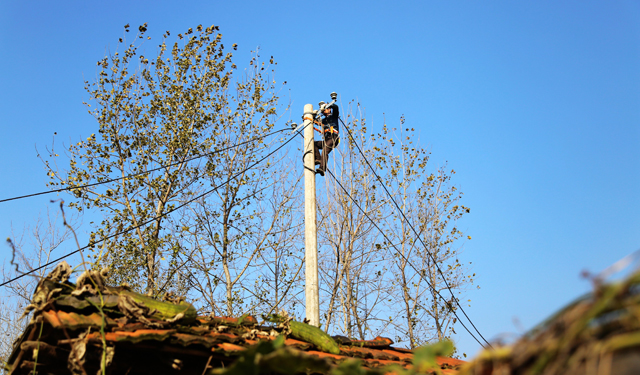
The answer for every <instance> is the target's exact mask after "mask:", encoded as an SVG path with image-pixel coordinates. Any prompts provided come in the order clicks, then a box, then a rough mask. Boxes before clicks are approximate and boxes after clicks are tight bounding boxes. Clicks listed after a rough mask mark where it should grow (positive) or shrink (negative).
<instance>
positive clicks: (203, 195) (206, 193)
mask: <svg viewBox="0 0 640 375" xmlns="http://www.w3.org/2000/svg"><path fill="white" fill-rule="evenodd" d="M306 126H308V125H306ZM306 126H305V127H306ZM302 129H304V127H303V128H302ZM302 129H300V130H302ZM297 134H299V131H298V132H296V135H297ZM296 135H293V136H292V137H291V138H289V139H288V140H287V141H286V142H284V143H283V144H281V145H280V146H278V148H276V149H275V150H273V151H272V152H270V153H269V154H267V155H266V156H265V157H263V158H262V159H260V160H258V161H257V162H255V163H253V164H251V165H250V166H249V167H247V168H245V169H244V170H242V171H240V172H238V173H236V174H235V175H233V176H232V177H230V178H229V179H227V181H225V182H223V183H221V184H219V185H218V186H216V187H214V188H213V189H211V190H208V191H206V192H204V193H203V194H200V195H198V196H197V197H194V198H192V199H190V200H188V201H186V202H185V203H183V204H181V205H179V206H177V207H175V208H174V209H172V210H170V211H167V212H165V213H163V214H161V215H158V216H156V217H154V218H151V219H149V220H147V221H144V222H142V223H140V224H138V225H136V226H134V227H131V228H129V229H126V230H123V231H121V232H118V233H115V234H112V235H110V236H107V237H104V238H102V239H100V240H97V241H95V242H92V243H90V244H89V245H87V246H84V247H81V248H79V249H77V250H74V251H72V252H70V253H68V254H65V255H63V256H61V257H59V258H57V259H54V260H52V261H50V262H48V263H47V264H44V265H42V266H40V267H37V268H34V269H32V270H30V271H27V272H26V273H23V274H22V275H19V276H16V277H14V278H13V279H11V280H8V281H5V282H3V283H2V284H0V287H3V286H5V285H7V284H10V283H12V282H14V281H16V280H18V279H20V278H22V277H24V276H26V275H28V274H31V273H33V272H36V271H39V270H41V269H43V268H45V267H48V266H50V265H52V264H55V263H57V262H59V261H61V260H62V259H65V258H67V257H70V256H71V255H74V254H76V253H78V252H80V251H82V250H85V249H88V248H89V247H91V246H94V245H96V244H98V243H100V242H103V241H106V240H109V239H111V238H114V237H116V236H119V235H121V234H124V233H127V232H130V231H132V230H134V229H138V228H140V227H142V226H144V225H147V224H149V223H151V222H153V221H155V220H158V219H160V218H162V217H164V216H167V215H169V214H170V213H172V212H175V211H177V210H179V209H181V208H182V207H184V206H186V205H188V204H190V203H192V202H194V201H196V200H198V199H201V198H203V197H205V196H207V195H209V194H211V193H213V192H214V191H216V190H218V189H219V188H220V187H222V186H224V185H226V184H228V183H229V182H231V181H232V180H233V179H235V178H236V177H238V176H240V175H241V174H243V173H244V172H246V171H248V170H250V169H251V168H253V167H255V166H256V165H258V164H260V163H262V162H263V161H264V160H266V159H267V158H268V157H270V156H271V155H273V154H275V153H276V152H277V151H279V150H280V149H281V148H283V147H284V146H285V145H287V144H288V143H289V142H291V141H292V140H293V139H294V138H295V136H296Z"/></svg>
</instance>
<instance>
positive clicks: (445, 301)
mask: <svg viewBox="0 0 640 375" xmlns="http://www.w3.org/2000/svg"><path fill="white" fill-rule="evenodd" d="M340 121H342V120H340ZM343 124H344V122H343ZM345 128H346V126H345ZM352 139H353V138H352ZM354 143H355V140H354ZM363 157H364V155H363ZM365 160H366V158H365ZM326 172H329V174H330V175H331V177H332V178H333V180H334V181H335V182H336V183H337V184H338V186H340V188H341V189H342V190H343V191H344V193H345V194H346V195H347V196H348V197H349V199H351V201H353V203H355V205H356V207H358V209H359V210H360V211H361V212H362V213H363V214H364V216H365V217H366V218H367V219H369V221H370V222H371V223H372V224H373V226H374V227H376V229H377V230H378V231H379V232H380V233H381V234H382V236H383V237H384V238H385V240H386V241H387V242H388V243H389V244H390V245H391V246H393V248H394V249H395V250H396V253H397V254H398V255H399V256H400V257H402V259H403V260H404V261H405V262H406V264H408V265H409V267H411V268H413V270H414V271H415V272H416V275H418V277H420V278H421V279H422V280H424V282H425V283H427V285H428V286H429V288H431V290H432V291H433V292H434V293H436V294H437V295H438V296H439V297H440V298H441V299H442V300H443V301H444V303H445V306H446V305H447V304H448V301H447V300H446V299H445V298H444V297H443V296H442V294H440V292H438V291H437V290H436V288H435V286H434V285H432V284H431V283H430V282H429V281H428V280H427V279H425V278H424V276H423V275H422V274H421V273H420V272H419V271H418V270H417V269H416V268H415V266H414V265H413V264H412V263H411V262H409V260H408V259H407V257H405V255H404V254H402V253H401V252H400V250H399V249H398V248H397V247H396V245H394V244H393V242H392V241H391V239H389V237H387V235H386V234H385V233H384V231H383V230H382V229H381V228H380V227H379V226H378V225H377V224H376V222H375V221H374V220H373V219H372V218H371V217H370V216H369V215H368V214H367V212H366V211H365V210H364V209H363V208H362V207H360V204H358V202H357V201H356V200H355V199H354V198H353V197H352V196H351V195H350V194H349V192H348V191H347V189H346V188H345V187H344V186H343V185H342V184H341V183H340V181H339V180H338V179H337V178H336V176H335V175H334V174H333V172H331V170H330V169H329V168H327V169H326ZM374 174H375V171H374ZM427 252H428V250H427ZM434 263H435V264H436V267H438V266H437V263H436V262H435V261H434ZM438 269H439V267H438ZM447 287H448V285H447ZM449 291H450V292H451V289H450V288H449ZM452 297H453V300H457V299H456V297H455V296H453V292H452ZM458 306H460V305H459V304H458ZM460 309H461V310H462V307H460ZM451 312H452V313H453V315H455V317H456V318H457V319H458V321H459V322H460V324H461V325H462V327H464V329H465V330H466V331H467V332H468V333H469V335H471V337H473V339H474V340H476V342H477V343H478V344H479V345H480V346H482V347H483V348H484V349H486V346H484V345H483V344H482V342H480V340H479V339H478V338H477V337H476V336H475V335H474V334H473V333H472V332H471V330H469V328H467V326H466V325H465V324H464V323H463V322H462V320H461V319H460V317H459V316H458V314H456V311H455V310H454V309H451ZM465 316H466V314H465ZM467 319H468V320H469V322H470V323H471V324H472V325H473V322H471V319H469V317H468V316H467ZM474 327H475V326H474ZM476 331H477V329H476ZM478 334H480V333H479V332H478ZM480 337H482V335H480ZM482 339H483V340H484V337H482ZM484 341H485V342H486V343H487V345H489V346H490V347H491V348H493V347H492V346H491V344H489V343H488V342H487V341H486V340H484Z"/></svg>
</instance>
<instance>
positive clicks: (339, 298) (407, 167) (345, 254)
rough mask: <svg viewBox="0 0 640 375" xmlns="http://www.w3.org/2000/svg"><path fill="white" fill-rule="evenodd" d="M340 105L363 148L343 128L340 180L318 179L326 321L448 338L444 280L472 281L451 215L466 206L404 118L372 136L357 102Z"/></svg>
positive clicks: (335, 326) (415, 338)
mask: <svg viewBox="0 0 640 375" xmlns="http://www.w3.org/2000/svg"><path fill="white" fill-rule="evenodd" d="M346 112H347V118H346V121H345V122H346V124H347V125H348V127H349V129H350V130H351V133H352V135H354V136H355V137H356V138H357V140H356V142H357V144H358V145H359V146H360V149H358V148H356V147H355V145H354V144H353V143H352V142H351V139H350V136H349V135H348V134H349V133H348V132H347V129H343V130H341V138H342V141H341V142H342V144H341V145H340V148H339V149H338V150H340V151H338V152H336V153H335V154H336V157H334V160H335V164H334V171H335V172H334V174H335V175H336V179H337V182H333V181H332V180H331V179H328V180H325V181H326V186H327V194H326V195H325V196H323V198H322V201H321V203H319V206H320V212H321V225H320V233H321V238H322V239H323V247H322V257H321V271H320V273H321V275H322V280H323V285H326V287H325V289H324V293H325V295H324V297H323V309H324V310H325V311H326V313H325V322H326V326H325V329H326V330H329V331H333V332H340V333H344V334H347V335H349V336H351V337H362V338H364V337H365V336H368V335H367V334H366V333H367V332H371V333H376V334H377V333H378V332H384V333H385V334H387V335H392V336H393V337H394V338H395V339H396V340H397V341H399V342H405V343H407V344H408V345H410V346H411V347H416V346H418V345H421V344H423V343H425V342H428V341H431V340H438V339H443V338H445V337H449V336H450V335H451V333H454V331H453V323H454V322H455V316H454V314H453V313H454V312H455V310H456V304H455V302H456V301H455V300H454V298H458V297H451V294H450V293H449V290H448V288H449V287H450V288H451V289H452V290H453V292H454V293H456V295H459V294H460V293H461V291H463V290H464V289H465V288H466V286H468V285H470V284H472V283H473V276H469V275H468V274H467V269H465V267H463V265H462V263H461V262H460V260H459V255H460V250H461V249H460V247H459V245H456V244H457V243H458V240H460V238H461V237H462V231H461V230H459V229H458V228H457V227H456V222H457V221H458V220H459V219H460V218H461V217H462V215H464V214H465V213H467V212H469V209H468V208H467V207H464V206H462V205H460V204H459V202H458V201H459V200H460V199H461V197H462V195H461V193H459V191H458V190H457V188H456V187H455V186H453V185H451V181H450V180H451V176H452V174H453V173H454V172H453V171H451V172H447V171H446V170H445V168H444V167H441V168H437V169H436V171H434V172H431V173H429V172H427V170H428V162H429V156H430V155H429V152H428V151H426V150H425V149H424V148H422V147H421V146H420V145H419V139H418V138H417V137H416V135H415V131H414V130H413V129H410V128H406V127H405V126H406V124H405V120H404V118H401V120H400V124H399V127H400V129H395V128H389V127H387V125H386V124H384V125H383V127H382V129H381V131H380V132H379V133H377V134H371V135H369V134H367V126H366V122H365V119H364V116H362V114H361V113H360V109H359V106H355V107H353V108H352V109H351V110H349V111H346ZM354 112H356V114H357V115H356V114H354ZM360 151H362V152H363V153H364V156H365V158H366V160H365V159H364V158H363V157H362V155H361V154H360ZM371 167H373V168H374V169H375V171H376V172H375V173H376V174H377V176H375V175H374V173H373V172H372V170H371ZM378 176H379V177H380V178H381V179H382V183H381V182H380V181H379V180H378ZM387 192H388V193H389V195H388V194H387ZM365 213H366V215H365ZM374 223H375V224H374ZM440 271H442V273H441V272H440ZM474 276H475V275H474ZM440 295H442V296H443V297H444V300H443V298H442V297H441V296H440ZM334 321H335V322H334ZM338 321H339V322H340V323H337V322H338Z"/></svg>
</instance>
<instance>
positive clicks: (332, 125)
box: [314, 92, 340, 176]
mask: <svg viewBox="0 0 640 375" xmlns="http://www.w3.org/2000/svg"><path fill="white" fill-rule="evenodd" d="M337 98H338V94H336V93H335V92H332V93H331V102H330V103H328V104H327V103H325V102H320V112H319V114H318V116H317V117H316V118H315V119H314V124H316V125H319V126H320V127H319V128H318V127H314V128H315V129H316V131H318V132H319V133H320V134H321V136H322V139H321V140H319V141H315V142H314V145H315V147H314V157H315V164H320V167H318V169H317V170H316V173H318V174H319V175H320V176H324V172H325V171H326V170H327V162H328V161H329V153H331V151H333V149H334V148H336V147H337V146H338V144H339V143H340V133H339V131H340V125H339V122H338V121H339V118H340V110H339V109H338V105H337V104H336V99H337ZM320 114H321V115H322V116H323V118H322V119H320V118H319V117H320V116H319V115H320ZM320 150H322V153H321V152H320Z"/></svg>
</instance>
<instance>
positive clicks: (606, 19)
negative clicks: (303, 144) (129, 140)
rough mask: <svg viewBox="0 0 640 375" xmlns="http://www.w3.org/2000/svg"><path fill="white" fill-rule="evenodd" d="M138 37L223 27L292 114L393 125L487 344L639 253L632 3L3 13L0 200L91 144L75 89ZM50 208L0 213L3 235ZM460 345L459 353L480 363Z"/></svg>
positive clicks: (254, 4)
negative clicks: (412, 150)
mask: <svg viewBox="0 0 640 375" xmlns="http://www.w3.org/2000/svg"><path fill="white" fill-rule="evenodd" d="M145 22H146V23H148V26H149V32H150V35H155V36H160V35H161V33H162V32H164V31H165V30H170V31H172V33H178V32H183V31H185V30H186V29H187V28H189V27H195V26H197V25H198V24H203V25H205V26H208V25H211V24H215V25H218V26H220V30H221V32H222V34H223V35H224V42H225V43H226V44H228V45H230V44H232V43H237V44H238V45H239V51H238V53H237V54H236V63H238V65H239V66H241V67H242V66H243V64H245V63H246V62H248V59H249V55H250V51H251V50H253V49H255V48H256V47H258V46H259V47H260V50H261V51H262V55H263V56H270V55H273V56H274V58H275V60H276V61H277V62H278V71H277V75H276V78H277V79H278V80H279V81H280V82H282V81H287V82H288V84H287V85H286V89H285V90H284V91H283V92H282V93H283V95H284V97H285V100H290V101H291V102H292V104H293V108H294V111H295V110H296V109H299V112H300V113H301V112H302V107H303V106H304V104H305V103H314V104H315V103H317V102H318V101H319V100H327V97H328V93H330V92H331V91H336V92H338V93H339V94H340V97H341V99H342V100H343V102H347V101H348V100H350V99H357V100H359V101H360V102H361V103H362V104H363V105H364V106H365V107H366V111H367V117H369V118H370V119H372V123H371V124H372V126H373V127H374V129H375V128H376V127H379V126H381V124H382V121H383V118H386V120H387V122H388V123H389V124H394V123H397V121H398V119H399V117H400V116H401V115H403V114H404V115H405V117H406V120H407V124H408V125H409V126H410V127H415V128H416V129H418V130H419V132H420V139H421V142H422V144H423V145H424V146H426V147H428V148H429V149H430V150H431V151H432V159H431V160H432V163H433V164H432V165H433V167H435V166H437V165H441V164H442V163H444V162H445V161H446V162H447V163H448V165H449V166H450V167H451V168H453V169H455V170H456V172H457V174H456V177H455V180H454V182H455V184H456V185H457V186H459V188H460V189H461V190H462V191H463V192H464V193H465V197H464V204H465V205H466V206H469V207H470V208H471V214H469V215H468V217H467V218H466V219H465V220H464V223H463V224H464V225H463V227H464V229H465V231H466V234H468V235H470V236H472V238H473V239H472V240H471V241H468V242H467V243H466V244H465V245H464V255H463V256H464V260H465V261H471V262H473V272H476V273H477V275H478V276H479V277H478V284H479V285H480V286H481V289H480V290H472V291H469V293H468V294H467V296H468V297H469V298H470V299H471V307H469V308H468V309H467V313H468V314H469V316H470V317H471V318H472V319H473V321H474V323H475V324H476V326H477V327H478V328H479V330H480V331H481V332H482V333H483V335H484V336H485V337H486V338H488V339H490V338H495V337H498V336H500V335H501V334H504V333H509V332H516V333H518V332H520V328H518V327H517V325H516V324H514V323H513V320H514V318H515V319H517V320H518V321H519V322H520V324H521V325H522V327H524V329H528V328H531V327H532V326H533V325H535V324H536V323H538V322H540V321H541V320H543V319H544V318H545V317H546V316H548V315H550V314H551V313H552V312H554V311H555V310H557V309H558V308H560V307H561V306H563V305H564V304H565V303H567V302H569V301H570V300H571V299H573V298H575V297H577V296H579V295H580V294H582V293H584V292H586V291H588V290H589V287H590V286H589V283H588V282H587V281H585V280H583V279H581V278H580V276H579V274H580V271H582V270H583V269H587V270H590V271H593V272H597V271H600V270H602V269H604V268H605V267H606V266H608V265H610V264H612V263H613V262H615V261H616V260H618V259H620V258H622V257H623V256H625V255H627V254H629V253H631V252H633V251H635V250H637V249H638V248H640V231H639V230H638V229H640V215H639V213H640V199H639V198H638V186H639V185H640V147H639V146H640V125H639V123H640V3H638V2H632V1H612V2H596V1H580V2H578V1H564V2H557V1H529V2H524V1H521V2H513V1H484V2H479V1H459V2H444V1H396V2H383V1H348V2H332V1H329V2H324V3H323V2H302V1H272V2H264V1H233V2H232V1H201V2H197V1H191V2H168V1H153V2H151V1H149V2H143V1H110V2H80V1H68V2H62V3H56V4H54V3H53V2H45V1H35V2H24V1H13V0H9V1H3V2H2V3H1V4H0V30H1V32H0V68H1V69H0V82H2V90H0V113H1V114H2V116H1V117H0V124H1V125H0V126H1V129H2V138H1V141H0V142H1V145H2V147H1V148H0V155H1V157H2V162H1V163H0V174H1V175H2V180H3V183H2V184H1V186H0V199H1V198H7V197H11V196H15V195H21V194H25V193H30V192H36V191H41V190H44V189H45V186H44V184H45V183H46V181H47V178H46V176H45V174H44V170H43V168H42V164H41V162H40V161H39V160H38V158H37V157H36V151H35V147H36V146H37V147H38V149H39V150H41V151H42V150H44V148H45V147H46V146H47V145H50V144H51V140H52V137H53V133H54V132H57V133H58V136H59V137H58V138H59V141H63V140H64V141H68V140H69V139H71V140H77V139H78V138H80V137H86V136H88V135H89V134H91V133H92V132H94V131H95V129H96V123H95V122H94V121H93V119H92V118H91V117H90V116H89V115H88V114H87V112H86V109H85V108H84V107H83V105H82V101H83V100H84V99H86V98H87V95H86V94H85V92H84V90H83V80H84V78H87V79H91V78H92V77H94V76H95V73H96V69H95V67H96V65H95V62H96V61H97V60H98V59H100V58H101V57H103V56H104V54H105V51H106V50H107V49H108V48H109V47H114V46H115V45H116V41H117V38H118V37H120V36H121V35H122V30H123V26H124V25H125V24H127V23H129V24H131V25H132V26H134V29H135V27H137V26H138V25H140V24H142V23H145ZM83 77H84V78H83ZM297 115H298V114H297V113H296V112H294V117H296V118H297ZM67 143H68V142H67ZM48 199H49V197H39V198H32V199H29V200H23V201H19V202H8V203H2V204H0V232H1V234H2V235H4V236H8V235H9V233H10V225H11V223H12V224H13V225H14V226H15V227H16V228H21V227H22V226H23V225H25V224H28V223H30V222H32V221H33V220H34V219H35V218H36V217H37V216H38V214H39V212H43V211H44V210H45V209H46V208H47V206H50V205H49V203H48ZM69 246H70V245H69ZM0 251H1V252H2V254H3V256H4V255H6V254H7V252H8V248H7V247H4V249H2V250H0ZM60 251H61V252H62V251H64V249H63V250H60ZM457 331H458V336H457V338H456V339H457V341H458V345H459V348H460V349H461V351H462V352H466V353H467V354H474V353H476V352H477V350H478V348H479V346H478V345H477V344H476V343H475V342H474V341H473V339H471V338H470V337H469V336H468V335H466V333H464V331H463V330H462V328H461V327H459V328H458V329H457Z"/></svg>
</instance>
